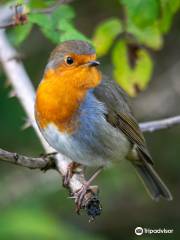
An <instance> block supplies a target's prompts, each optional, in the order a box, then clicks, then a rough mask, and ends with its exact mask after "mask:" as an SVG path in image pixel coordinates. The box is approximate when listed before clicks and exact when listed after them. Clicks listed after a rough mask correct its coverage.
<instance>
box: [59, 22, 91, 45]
mask: <svg viewBox="0 0 180 240" xmlns="http://www.w3.org/2000/svg"><path fill="white" fill-rule="evenodd" d="M58 29H59V30H60V31H61V36H60V41H61V42H63V41H67V40H84V41H88V42H90V43H91V41H90V40H89V39H88V38H87V37H86V36H84V35H83V34H82V33H80V32H79V31H78V30H76V29H75V28H74V26H73V25H72V23H70V22H69V21H67V20H65V19H63V20H62V21H60V22H59V26H58Z"/></svg>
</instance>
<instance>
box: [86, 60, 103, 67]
mask: <svg viewBox="0 0 180 240" xmlns="http://www.w3.org/2000/svg"><path fill="white" fill-rule="evenodd" d="M87 65H88V66H89V67H96V66H99V65H100V62H99V61H89V62H88V63H87Z"/></svg>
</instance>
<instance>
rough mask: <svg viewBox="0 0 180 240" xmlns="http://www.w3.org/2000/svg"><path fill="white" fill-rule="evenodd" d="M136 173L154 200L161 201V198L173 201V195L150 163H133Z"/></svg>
mask: <svg viewBox="0 0 180 240" xmlns="http://www.w3.org/2000/svg"><path fill="white" fill-rule="evenodd" d="M133 165H134V166H135V168H136V171H137V173H138V175H139V176H140V178H141V179H142V181H143V183H144V185H145V187H146V189H147V191H148V193H149V194H150V196H151V198H152V199H153V200H159V198H160V197H163V198H165V199H166V200H172V199H173V198H172V195H171V193H170V191H169V189H168V188H167V186H166V185H165V183H163V181H162V180H161V178H160V177H159V175H158V174H157V173H156V171H155V170H154V169H153V167H152V166H151V164H149V163H148V162H145V161H144V162H141V164H140V163H133Z"/></svg>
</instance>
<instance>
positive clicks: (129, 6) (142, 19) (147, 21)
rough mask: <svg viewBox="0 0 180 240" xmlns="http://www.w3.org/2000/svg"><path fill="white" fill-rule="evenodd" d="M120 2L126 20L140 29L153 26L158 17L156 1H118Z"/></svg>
mask: <svg viewBox="0 0 180 240" xmlns="http://www.w3.org/2000/svg"><path fill="white" fill-rule="evenodd" d="M120 2H121V3H122V4H123V5H124V6H125V8H126V13H127V16H128V18H130V19H131V20H132V21H133V23H134V24H135V25H137V26H138V27H140V28H144V27H146V26H148V25H151V24H153V23H154V22H155V21H156V20H157V18H158V16H159V3H158V1H157V0H120Z"/></svg>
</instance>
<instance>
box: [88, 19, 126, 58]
mask: <svg viewBox="0 0 180 240" xmlns="http://www.w3.org/2000/svg"><path fill="white" fill-rule="evenodd" d="M121 32H122V24H121V21H120V20H119V19H117V18H111V19H108V20H106V21H104V22H103V23H101V24H99V25H98V27H97V28H96V30H95V33H94V35H93V43H94V45H95V47H96V52H97V55H98V57H102V56H104V55H105V54H106V53H107V52H108V50H109V49H110V47H111V46H112V44H113V41H114V39H115V38H116V37H117V35H118V34H120V33H121Z"/></svg>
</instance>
